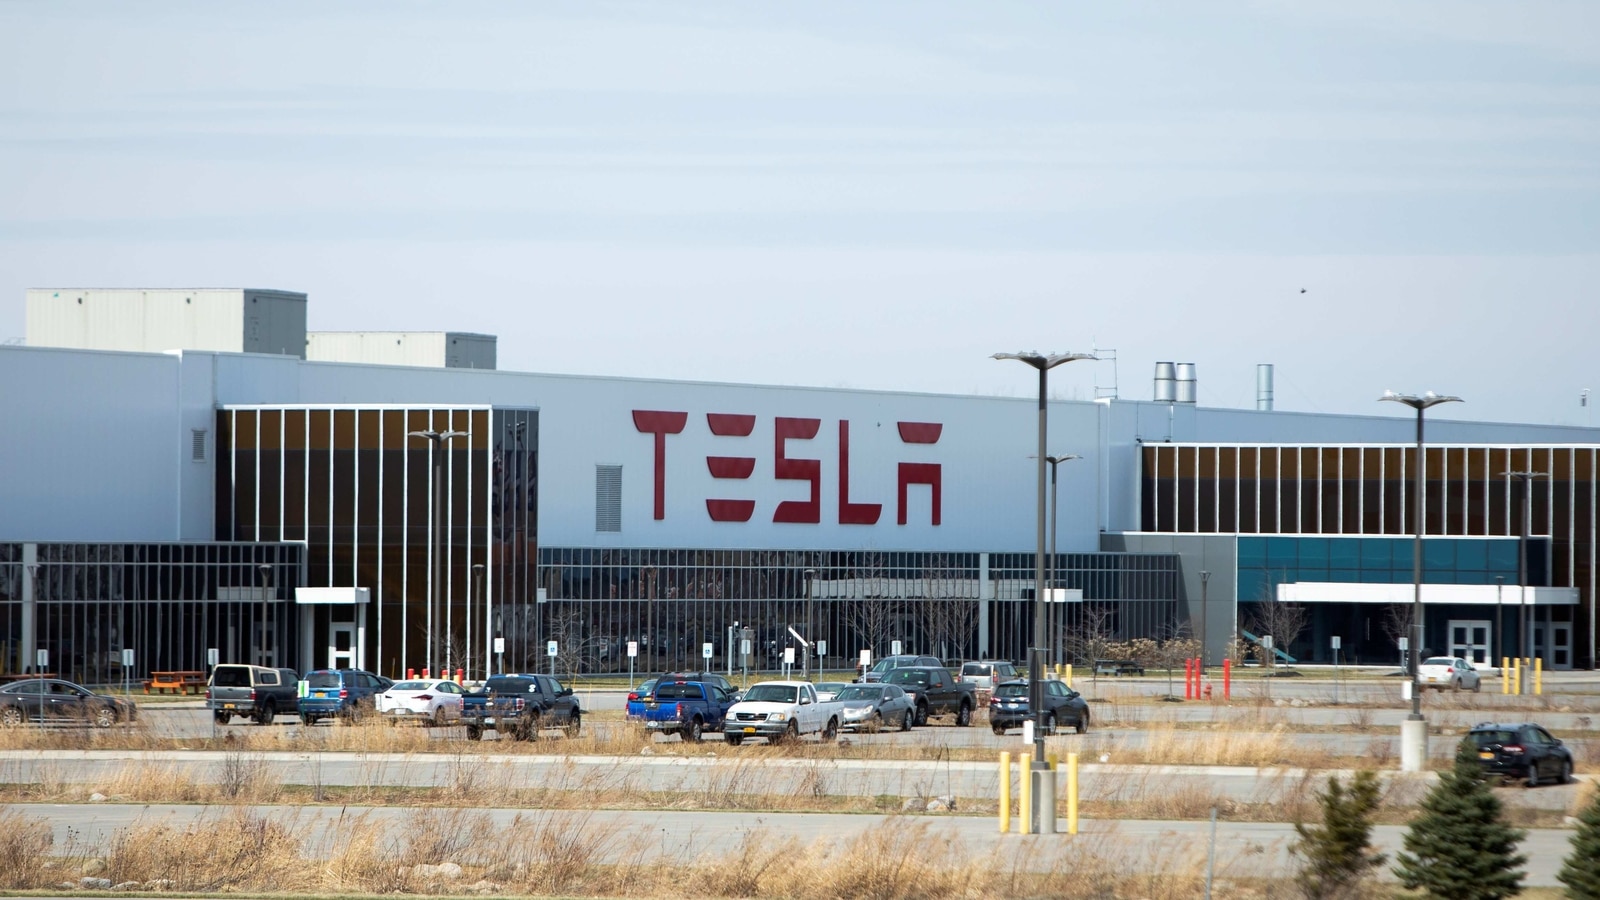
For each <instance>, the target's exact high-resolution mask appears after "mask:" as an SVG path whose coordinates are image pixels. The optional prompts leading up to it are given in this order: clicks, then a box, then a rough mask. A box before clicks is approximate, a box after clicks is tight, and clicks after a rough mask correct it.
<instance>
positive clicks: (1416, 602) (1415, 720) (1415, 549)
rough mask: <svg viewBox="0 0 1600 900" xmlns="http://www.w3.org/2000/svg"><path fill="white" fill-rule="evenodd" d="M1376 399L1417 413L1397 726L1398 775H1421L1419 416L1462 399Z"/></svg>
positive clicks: (1424, 731)
mask: <svg viewBox="0 0 1600 900" xmlns="http://www.w3.org/2000/svg"><path fill="white" fill-rule="evenodd" d="M1378 399H1380V400H1389V401H1392V402H1395V403H1404V404H1405V405H1406V406H1409V407H1411V408H1412V409H1414V410H1416V411H1417V454H1416V466H1415V468H1416V474H1415V477H1414V479H1413V481H1412V488H1411V494H1412V497H1411V510H1412V513H1411V515H1412V518H1413V522H1412V525H1413V527H1414V530H1415V532H1416V538H1415V540H1413V541H1412V544H1411V635H1412V636H1411V653H1410V663H1411V665H1410V666H1409V668H1410V670H1411V671H1410V678H1411V715H1410V716H1409V717H1407V719H1406V721H1405V722H1402V723H1401V725H1400V771H1402V772H1420V771H1422V769H1423V767H1424V766H1425V765H1427V762H1428V723H1427V721H1426V720H1425V719H1423V717H1422V688H1421V685H1420V684H1418V682H1417V672H1418V669H1417V664H1418V663H1419V662H1420V661H1421V659H1422V532H1423V531H1424V529H1425V523H1424V522H1423V519H1422V515H1423V505H1422V491H1423V487H1424V485H1425V484H1426V478H1425V477H1424V473H1425V470H1426V469H1427V458H1426V457H1425V456H1424V451H1423V431H1422V413H1423V412H1424V411H1425V410H1427V409H1428V408H1429V407H1433V406H1438V405H1439V404H1441V403H1459V402H1461V398H1460V397H1447V396H1444V395H1441V394H1435V393H1434V392H1433V391H1429V392H1427V393H1426V394H1423V395H1421V396H1417V395H1415V394H1396V393H1395V392H1394V391H1385V392H1384V394H1383V396H1382V397H1380V398H1378Z"/></svg>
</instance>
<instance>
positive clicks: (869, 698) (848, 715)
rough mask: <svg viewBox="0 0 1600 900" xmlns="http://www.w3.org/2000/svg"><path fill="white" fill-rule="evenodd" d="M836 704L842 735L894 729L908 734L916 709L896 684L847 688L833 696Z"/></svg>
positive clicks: (853, 685) (861, 685) (847, 686)
mask: <svg viewBox="0 0 1600 900" xmlns="http://www.w3.org/2000/svg"><path fill="white" fill-rule="evenodd" d="M833 699H835V700H837V701H839V707H840V710H839V727H840V728H842V729H844V730H846V731H881V730H883V729H884V728H886V727H889V726H891V725H892V726H895V727H898V728H899V729H900V730H901V731H910V730H911V726H912V725H913V724H915V720H916V717H917V709H916V705H915V704H913V703H912V702H911V695H910V694H907V693H906V692H905V691H904V690H902V689H901V687H900V686H899V685H897V684H847V685H845V686H844V687H842V688H840V689H839V693H838V694H836V695H834V698H833Z"/></svg>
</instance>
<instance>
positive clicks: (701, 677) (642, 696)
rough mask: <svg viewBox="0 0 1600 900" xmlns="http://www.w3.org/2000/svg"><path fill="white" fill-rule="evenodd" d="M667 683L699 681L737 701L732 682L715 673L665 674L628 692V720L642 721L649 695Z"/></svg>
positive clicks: (737, 692) (736, 691) (736, 690)
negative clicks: (713, 686) (722, 691)
mask: <svg viewBox="0 0 1600 900" xmlns="http://www.w3.org/2000/svg"><path fill="white" fill-rule="evenodd" d="M669 681H699V682H704V683H706V684H714V685H716V686H717V687H719V688H722V689H723V690H724V691H726V692H727V693H729V694H732V695H733V698H734V699H735V700H737V699H739V689H738V688H736V687H734V686H733V682H731V681H729V680H728V679H726V678H724V677H722V676H721V675H718V674H717V673H716V672H667V673H666V674H664V675H657V676H656V677H654V678H651V679H649V680H648V681H645V682H644V683H642V684H640V685H639V686H638V687H637V688H635V689H634V690H631V691H629V692H628V712H627V715H628V718H629V719H630V720H632V721H638V722H642V721H644V712H645V704H646V703H649V702H650V695H652V694H654V693H655V691H656V685H657V684H662V683H665V682H669Z"/></svg>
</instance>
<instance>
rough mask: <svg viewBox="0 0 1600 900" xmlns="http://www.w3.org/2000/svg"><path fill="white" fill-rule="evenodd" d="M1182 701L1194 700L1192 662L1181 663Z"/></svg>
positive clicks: (1189, 660)
mask: <svg viewBox="0 0 1600 900" xmlns="http://www.w3.org/2000/svg"><path fill="white" fill-rule="evenodd" d="M1183 699H1185V700H1193V699H1194V660H1192V659H1186V660H1184V661H1183Z"/></svg>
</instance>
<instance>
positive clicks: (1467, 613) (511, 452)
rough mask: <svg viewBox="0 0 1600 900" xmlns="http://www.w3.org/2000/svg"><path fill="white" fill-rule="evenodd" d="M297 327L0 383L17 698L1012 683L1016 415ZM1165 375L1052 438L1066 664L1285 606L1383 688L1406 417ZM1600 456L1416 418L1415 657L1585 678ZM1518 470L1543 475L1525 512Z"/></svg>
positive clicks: (249, 331) (110, 355)
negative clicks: (1420, 500)
mask: <svg viewBox="0 0 1600 900" xmlns="http://www.w3.org/2000/svg"><path fill="white" fill-rule="evenodd" d="M305 303H306V298H305V295H304V294H295V293H291V292H282V291H254V290H231V291H226V290H205V291H201V290H195V291H178V290H149V291H131V290H120V291H118V290H67V289H43V290H35V291H30V292H29V294H28V328H29V332H28V344H27V346H4V347H0V379H3V383H5V384H6V385H7V386H8V387H9V390H7V391H6V393H5V397H4V400H3V401H0V404H3V407H0V408H3V412H4V421H5V422H6V423H7V425H8V428H7V429H5V431H4V432H3V433H0V650H3V654H0V670H3V671H4V672H15V671H20V670H23V669H25V668H27V667H29V666H30V665H32V664H33V663H35V662H38V661H39V659H40V658H39V657H38V655H37V654H38V651H39V650H40V649H46V650H48V651H49V659H50V662H49V663H47V664H46V665H48V667H49V668H51V669H57V670H65V672H66V673H70V674H74V675H77V676H78V677H81V678H84V679H85V680H91V681H92V680H94V679H95V678H96V677H99V676H108V677H109V675H110V674H114V673H111V672H110V671H109V669H108V668H107V667H108V666H109V665H110V664H109V663H108V662H106V661H107V660H109V659H111V656H112V655H113V654H112V651H115V650H118V649H120V648H121V647H123V646H133V645H137V648H138V654H137V659H138V660H139V662H136V666H138V667H139V668H140V669H142V670H149V669H151V668H194V667H198V666H200V665H203V664H204V662H205V658H206V654H207V652H208V651H209V650H211V649H217V650H218V651H219V655H220V656H223V657H228V658H235V659H246V658H260V659H264V660H272V661H276V662H277V663H278V664H283V665H292V666H296V667H299V668H309V667H311V666H315V665H326V664H328V663H329V662H330V661H338V662H339V663H341V664H350V663H359V664H362V665H365V666H366V667H368V668H371V669H374V670H376V671H380V672H383V673H385V674H397V673H403V672H404V671H405V670H406V669H408V668H417V669H420V668H423V667H424V666H431V667H435V668H442V667H450V668H456V667H461V668H466V669H467V670H469V672H471V671H476V672H478V673H482V672H485V671H488V670H489V669H490V668H491V667H493V666H495V665H502V664H503V665H505V666H507V667H508V668H524V667H530V666H543V665H544V664H545V661H546V653H547V647H548V645H549V642H551V641H554V642H555V643H556V644H557V654H558V656H559V659H560V662H561V664H562V665H563V666H571V667H573V668H582V669H617V668H619V667H621V668H623V669H625V668H626V660H625V659H624V654H625V649H624V648H626V647H627V646H628V645H629V644H630V643H632V644H634V645H636V647H638V648H640V649H639V652H640V653H641V655H643V656H645V657H646V658H647V659H649V660H650V661H651V662H654V663H657V664H660V665H667V664H677V663H683V664H688V663H692V662H694V661H697V660H699V659H701V658H702V653H703V652H704V648H706V647H708V646H709V647H710V648H711V651H712V653H713V654H714V658H715V659H716V660H719V661H720V660H724V659H726V658H727V654H728V653H729V652H730V650H729V648H730V646H731V636H732V635H735V634H738V633H741V632H744V631H745V630H746V629H748V630H749V631H748V634H750V635H752V636H753V637H755V638H756V643H757V644H758V645H759V646H760V648H761V649H760V650H758V651H757V653H758V655H759V654H760V653H763V652H766V651H767V650H768V649H770V650H772V651H773V652H776V651H777V650H779V649H781V647H782V646H784V645H785V644H786V643H790V642H791V639H790V638H789V637H788V629H789V628H791V627H793V628H795V629H796V630H797V631H799V632H800V633H803V634H806V635H807V637H808V640H810V641H813V642H815V641H822V642H825V643H826V644H827V645H828V648H829V649H828V650H827V651H826V652H827V653H828V654H830V655H833V656H835V657H839V656H841V655H849V656H852V657H853V655H854V654H855V653H856V652H857V651H858V650H860V649H869V650H872V651H873V652H875V653H883V652H887V650H888V649H889V644H890V642H892V641H899V642H901V644H902V646H904V647H906V648H907V649H917V650H919V651H929V652H935V653H939V654H940V655H944V656H947V657H956V656H978V655H991V654H999V655H1002V656H1010V657H1020V656H1021V655H1022V653H1023V651H1024V647H1025V645H1026V634H1027V632H1028V628H1027V627H1025V626H1026V624H1027V623H1028V622H1029V621H1030V620H1031V619H1030V616H1031V613H1030V610H1031V601H1032V597H1033V586H1034V582H1033V571H1034V547H1035V526H1034V514H1033V512H1034V503H1035V497H1036V465H1037V464H1036V461H1035V460H1034V459H1033V458H1032V457H1033V454H1034V453H1035V443H1036V430H1035V429H1036V421H1037V420H1036V414H1037V411H1036V401H1035V400H1034V399H1032V398H1026V399H1012V398H995V397H969V396H951V395H930V394H915V393H902V392H879V391H860V390H842V389H822V388H795V387H772V386H760V385H741V384H707V383H690V382H675V381H660V380H649V379H632V378H606V377H592V376H568V375H556V374H538V373H520V372H505V371H497V370H495V368H494V339H493V337H492V336H487V335H470V334H464V333H454V332H438V333H434V335H432V336H428V335H406V334H399V333H393V332H363V333H360V334H358V335H354V336H337V335H330V334H329V333H316V332H310V333H308V332H306V330H305ZM452 338H459V339H461V341H462V344H461V347H460V352H459V353H457V354H456V355H455V356H452V352H454V351H452V350H451V349H450V348H451V346H452V345H451V343H450V341H451V340H452ZM395 341H399V342H400V343H399V344H398V345H396V344H395V343H394V342H395ZM308 348H309V350H308ZM392 348H394V349H392ZM319 357H322V358H319ZM333 358H336V359H338V360H340V361H328V360H329V359H333ZM1168 371H1169V370H1166V369H1163V373H1166V372H1168ZM1170 371H1171V373H1172V377H1171V379H1170V380H1169V379H1168V377H1167V375H1166V374H1163V376H1162V377H1161V378H1160V379H1158V381H1157V385H1156V390H1155V391H1154V392H1153V394H1152V399H1149V400H1130V399H1123V398H1108V399H1103V400H1098V401H1093V402H1076V401H1053V402H1051V403H1050V405H1049V439H1048V443H1047V445H1048V447H1049V450H1050V452H1051V454H1053V455H1067V454H1071V455H1076V456H1078V457H1080V459H1077V460H1074V461H1072V462H1069V463H1065V464H1062V465H1061V466H1060V468H1059V469H1058V476H1059V487H1058V490H1059V495H1058V499H1059V512H1058V514H1057V517H1056V525H1057V529H1058V532H1057V535H1056V542H1057V548H1056V549H1057V555H1056V557H1055V558H1054V565H1053V567H1052V569H1053V570H1052V575H1051V584H1052V586H1055V587H1065V588H1069V589H1075V590H1071V591H1068V592H1065V596H1067V597H1069V598H1070V600H1069V602H1066V603H1062V604H1059V605H1056V606H1055V607H1053V608H1056V609H1059V610H1060V611H1059V613H1057V614H1056V615H1055V616H1054V617H1053V622H1052V626H1051V627H1052V635H1051V641H1052V642H1053V645H1054V647H1055V648H1056V652H1059V653H1061V654H1063V655H1064V656H1066V657H1070V656H1071V655H1072V653H1073V652H1074V646H1075V645H1074V637H1075V632H1077V631H1080V630H1082V629H1083V628H1084V627H1086V626H1085V624H1084V623H1085V617H1086V616H1091V617H1092V618H1093V620H1094V621H1095V622H1096V623H1097V625H1106V624H1107V623H1109V627H1110V628H1111V629H1112V630H1113V631H1114V633H1115V634H1116V635H1118V636H1122V637H1128V636H1153V637H1161V636H1167V635H1171V634H1173V633H1177V632H1183V633H1189V634H1193V635H1195V636H1203V637H1204V640H1205V642H1206V644H1207V646H1208V648H1210V652H1211V653H1212V655H1213V656H1215V655H1217V654H1219V653H1220V652H1221V650H1222V648H1223V647H1224V646H1225V645H1226V643H1227V642H1228V641H1229V640H1230V639H1232V638H1233V637H1234V636H1235V634H1236V633H1237V630H1238V629H1239V628H1240V627H1241V626H1242V625H1244V624H1245V623H1244V622H1243V620H1242V618H1241V616H1242V615H1244V613H1247V612H1248V610H1249V608H1250V607H1251V606H1253V605H1257V604H1261V603H1276V602H1284V601H1293V602H1296V603H1300V604H1304V605H1305V606H1307V607H1308V608H1311V609H1312V610H1313V613H1314V614H1313V615H1312V617H1311V624H1310V626H1309V627H1308V628H1307V629H1306V632H1305V633H1304V634H1302V635H1300V636H1299V639H1298V640H1297V641H1294V642H1292V643H1291V645H1290V646H1289V647H1286V648H1282V649H1283V650H1284V652H1285V653H1286V654H1289V655H1293V656H1295V657H1296V658H1300V659H1322V658H1325V656H1326V652H1327V651H1326V647H1327V646H1328V639H1329V637H1330V636H1333V635H1338V636H1341V637H1342V639H1343V647H1344V648H1345V649H1344V654H1345V658H1347V659H1352V660H1353V661H1370V662H1392V661H1394V660H1395V659H1396V658H1397V651H1396V649H1395V646H1394V642H1393V640H1392V637H1391V636H1389V635H1387V634H1386V633H1385V628H1384V627H1383V616H1384V615H1385V614H1386V613H1389V612H1392V608H1393V607H1394V606H1396V605H1397V604H1396V600H1397V599H1409V596H1410V560H1411V557H1410V547H1411V544H1410V536H1411V534H1412V533H1413V523H1412V522H1411V521H1410V514H1409V510H1410V504H1409V501H1408V500H1407V498H1408V497H1409V496H1410V494H1409V491H1410V490H1411V487H1410V485H1411V478H1412V475H1413V474H1414V469H1412V468H1409V467H1410V466H1412V465H1414V458H1415V453H1414V449H1413V446H1412V444H1411V441H1412V439H1413V435H1414V421H1413V420H1412V419H1411V418H1409V417H1404V416H1394V417H1391V416H1378V415H1373V416H1343V415H1320V414H1307V413H1292V412H1280V411H1274V410H1271V409H1266V408H1263V409H1247V410H1246V409H1211V408H1202V407H1198V406H1197V405H1196V404H1195V403H1194V402H1193V398H1194V393H1193V381H1192V378H1193V376H1194V372H1193V368H1192V367H1188V368H1187V369H1184V368H1182V367H1177V368H1174V369H1172V370H1170ZM1185 376H1187V377H1185ZM1156 397H1159V398H1160V399H1155V398H1156ZM1263 405H1266V404H1263ZM1448 411H1449V412H1451V413H1454V412H1456V410H1448ZM414 432H432V433H433V434H434V435H435V436H436V437H435V438H431V439H430V438H427V437H418V436H414V434H413V433H414ZM448 432H459V433H460V434H459V435H458V436H454V437H449V436H445V435H446V433H448ZM1597 451H1600V431H1596V430H1593V429H1583V428H1570V427H1554V426H1531V425H1511V424H1495V423H1482V422H1470V421H1462V420H1456V419H1450V418H1446V417H1445V416H1443V415H1439V416H1438V417H1437V418H1434V417H1430V419H1429V423H1428V456H1427V473H1426V474H1427V479H1428V490H1427V492H1426V495H1425V504H1426V513H1425V517H1424V519H1425V523H1426V540H1425V541H1424V544H1425V546H1426V547H1427V548H1428V554H1427V563H1426V569H1427V575H1426V577H1425V579H1424V580H1425V581H1426V582H1427V584H1426V585H1425V590H1424V603H1425V606H1426V607H1427V609H1428V612H1427V616H1426V619H1425V623H1424V624H1425V629H1426V630H1425V643H1426V644H1427V646H1428V647H1429V648H1430V649H1434V650H1437V651H1440V652H1443V651H1445V650H1447V649H1449V650H1456V651H1459V652H1462V653H1464V654H1470V655H1473V656H1475V657H1476V658H1478V659H1480V660H1488V659H1490V658H1491V657H1493V656H1494V655H1496V654H1501V655H1504V654H1513V653H1516V652H1517V648H1518V647H1523V648H1525V649H1526V651H1527V652H1529V653H1531V654H1534V655H1538V656H1541V657H1543V658H1544V659H1545V660H1546V665H1549V666H1552V667H1555V668H1570V667H1592V666H1593V658H1594V649H1593V648H1594V623H1595V615H1594V604H1595V596H1596V593H1595V588H1596V583H1595V582H1596V566H1595V563H1596V559H1595V552H1596V550H1595V535H1596V529H1595V525H1596V522H1597V518H1596V491H1595V487H1596V484H1597V482H1600V463H1597V461H1600V452H1597ZM1509 471H1534V472H1540V473H1547V477H1539V478H1536V479H1532V480H1531V481H1529V482H1528V483H1529V484H1530V485H1531V488H1530V490H1529V492H1528V493H1527V495H1526V497H1524V494H1523V493H1522V491H1523V487H1522V485H1523V482H1522V481H1521V480H1519V479H1516V478H1512V477H1508V476H1505V475H1503V474H1501V473H1504V472H1509ZM436 498H437V499H436ZM1524 500H1526V501H1527V504H1528V505H1527V509H1528V511H1529V513H1530V516H1529V518H1530V519H1531V521H1532V527H1531V528H1530V529H1529V531H1528V534H1527V535H1526V536H1525V537H1526V539H1525V540H1524V539H1521V538H1523V537H1524V536H1523V535H1521V529H1520V522H1521V510H1522V509H1523V506H1522V504H1523V502H1524ZM1524 548H1525V549H1527V550H1528V551H1529V552H1528V564H1527V566H1526V572H1527V575H1526V577H1522V576H1519V574H1518V572H1519V569H1518V566H1517V565H1516V562H1517V559H1518V558H1519V555H1520V552H1521V550H1522V549H1524ZM1202 573H1204V575H1202ZM1202 581H1204V586H1202ZM1524 584H1525V585H1526V588H1527V589H1526V590H1524V589H1523V588H1524ZM312 589H316V590H315V591H313V590H312ZM330 589H331V590H332V593H330V592H329V590H330ZM1080 592H1081V593H1080ZM341 597H343V598H347V599H346V600H344V601H341V600H340V599H339V598H341ZM1202 600H1203V601H1204V602H1203V603H1202ZM1242 609H1243V611H1244V612H1243V613H1242V612H1241V610H1242ZM736 627H737V628H738V629H739V631H734V630H733V629H734V628H736ZM1508 642H1509V643H1508ZM499 653H503V654H504V655H503V656H499V655H497V654H499ZM762 662H763V660H762V659H757V660H756V663H757V664H758V665H759V664H762Z"/></svg>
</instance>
